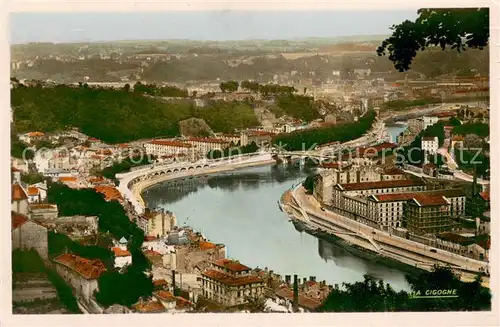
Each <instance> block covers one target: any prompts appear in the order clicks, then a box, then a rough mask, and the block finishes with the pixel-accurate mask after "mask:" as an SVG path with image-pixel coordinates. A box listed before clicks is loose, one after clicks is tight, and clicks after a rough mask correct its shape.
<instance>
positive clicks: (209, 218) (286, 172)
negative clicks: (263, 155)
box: [143, 166, 409, 290]
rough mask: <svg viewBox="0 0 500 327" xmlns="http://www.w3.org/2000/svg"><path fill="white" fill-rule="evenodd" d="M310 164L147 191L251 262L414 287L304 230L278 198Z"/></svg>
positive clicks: (232, 254)
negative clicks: (283, 209)
mask: <svg viewBox="0 0 500 327" xmlns="http://www.w3.org/2000/svg"><path fill="white" fill-rule="evenodd" d="M310 172H311V171H310V170H309V169H302V170H301V169H299V168H291V167H289V168H286V167H283V166H279V167H277V166H263V167H256V168H248V169H243V170H238V171H233V172H226V173H222V174H216V175H210V176H208V177H205V178H203V179H192V180H189V179H188V180H185V181H184V182H183V183H182V184H181V185H172V184H168V182H167V183H162V184H157V185H155V186H152V187H150V188H149V189H148V190H146V191H145V192H144V194H143V197H144V200H145V201H146V203H147V204H148V207H149V208H152V209H154V208H164V209H166V210H170V211H172V212H174V213H175V215H176V216H177V223H178V225H179V226H182V225H188V226H190V227H192V228H194V229H195V230H197V231H200V232H201V233H202V234H203V235H204V236H205V237H207V238H208V239H209V240H210V241H212V242H216V243H224V244H225V245H226V247H227V249H226V251H227V256H228V257H229V258H234V259H237V260H240V261H241V262H242V263H243V264H245V265H248V266H250V267H259V268H265V267H268V268H269V269H271V270H274V271H275V272H277V273H279V274H281V275H282V276H284V275H287V274H289V275H293V274H298V275H299V277H300V278H304V277H307V278H309V276H315V277H316V279H317V280H318V281H320V280H326V281H327V282H328V283H329V284H332V285H333V284H341V283H343V282H355V281H361V280H363V275H364V274H370V275H372V276H374V277H375V278H378V279H382V280H384V281H386V282H388V283H389V284H391V286H392V287H393V288H394V289H396V290H402V289H404V290H408V288H409V286H408V284H407V282H406V280H405V278H404V273H403V272H402V271H399V270H395V269H392V268H388V267H386V266H383V265H380V264H378V263H375V262H372V261H369V260H365V259H361V258H358V257H355V256H353V255H352V254H350V253H349V252H347V251H346V250H344V249H343V248H341V247H339V246H337V245H335V244H333V243H330V242H328V241H324V240H321V239H318V238H316V237H314V236H311V235H309V234H307V233H300V232H298V231H297V230H296V229H295V228H294V226H293V225H292V223H290V222H289V220H288V217H287V216H286V214H284V213H283V212H281V211H280V209H279V207H278V205H277V201H278V199H279V198H280V196H281V195H282V194H283V193H284V192H285V191H286V190H287V189H289V188H290V187H291V186H292V185H293V184H297V183H299V182H301V181H303V180H304V179H305V177H306V176H307V174H309V173H310Z"/></svg>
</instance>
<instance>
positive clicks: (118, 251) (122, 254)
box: [111, 247, 131, 257]
mask: <svg viewBox="0 0 500 327" xmlns="http://www.w3.org/2000/svg"><path fill="white" fill-rule="evenodd" d="M111 251H113V253H114V254H115V257H129V256H131V254H130V252H128V251H127V250H123V249H120V248H119V247H114V248H111Z"/></svg>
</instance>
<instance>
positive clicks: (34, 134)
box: [26, 132, 45, 137]
mask: <svg viewBox="0 0 500 327" xmlns="http://www.w3.org/2000/svg"><path fill="white" fill-rule="evenodd" d="M26 135H28V136H30V137H37V136H44V135H45V134H44V133H42V132H30V133H26Z"/></svg>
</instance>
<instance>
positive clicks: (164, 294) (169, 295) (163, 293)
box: [153, 291, 177, 302]
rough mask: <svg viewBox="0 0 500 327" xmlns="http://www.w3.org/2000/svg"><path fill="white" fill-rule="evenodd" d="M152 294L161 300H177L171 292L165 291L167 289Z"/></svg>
mask: <svg viewBox="0 0 500 327" xmlns="http://www.w3.org/2000/svg"><path fill="white" fill-rule="evenodd" d="M153 295H155V296H156V297H157V298H159V299H160V300H163V301H165V302H177V299H176V298H175V296H174V295H173V294H172V293H170V292H167V291H158V292H154V293H153Z"/></svg>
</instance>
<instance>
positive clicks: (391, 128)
mask: <svg viewBox="0 0 500 327" xmlns="http://www.w3.org/2000/svg"><path fill="white" fill-rule="evenodd" d="M385 127H386V129H387V132H388V133H389V135H391V142H392V143H397V141H398V135H399V134H401V133H402V132H404V131H405V130H406V128H407V126H405V125H399V124H387V125H386V126H385Z"/></svg>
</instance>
